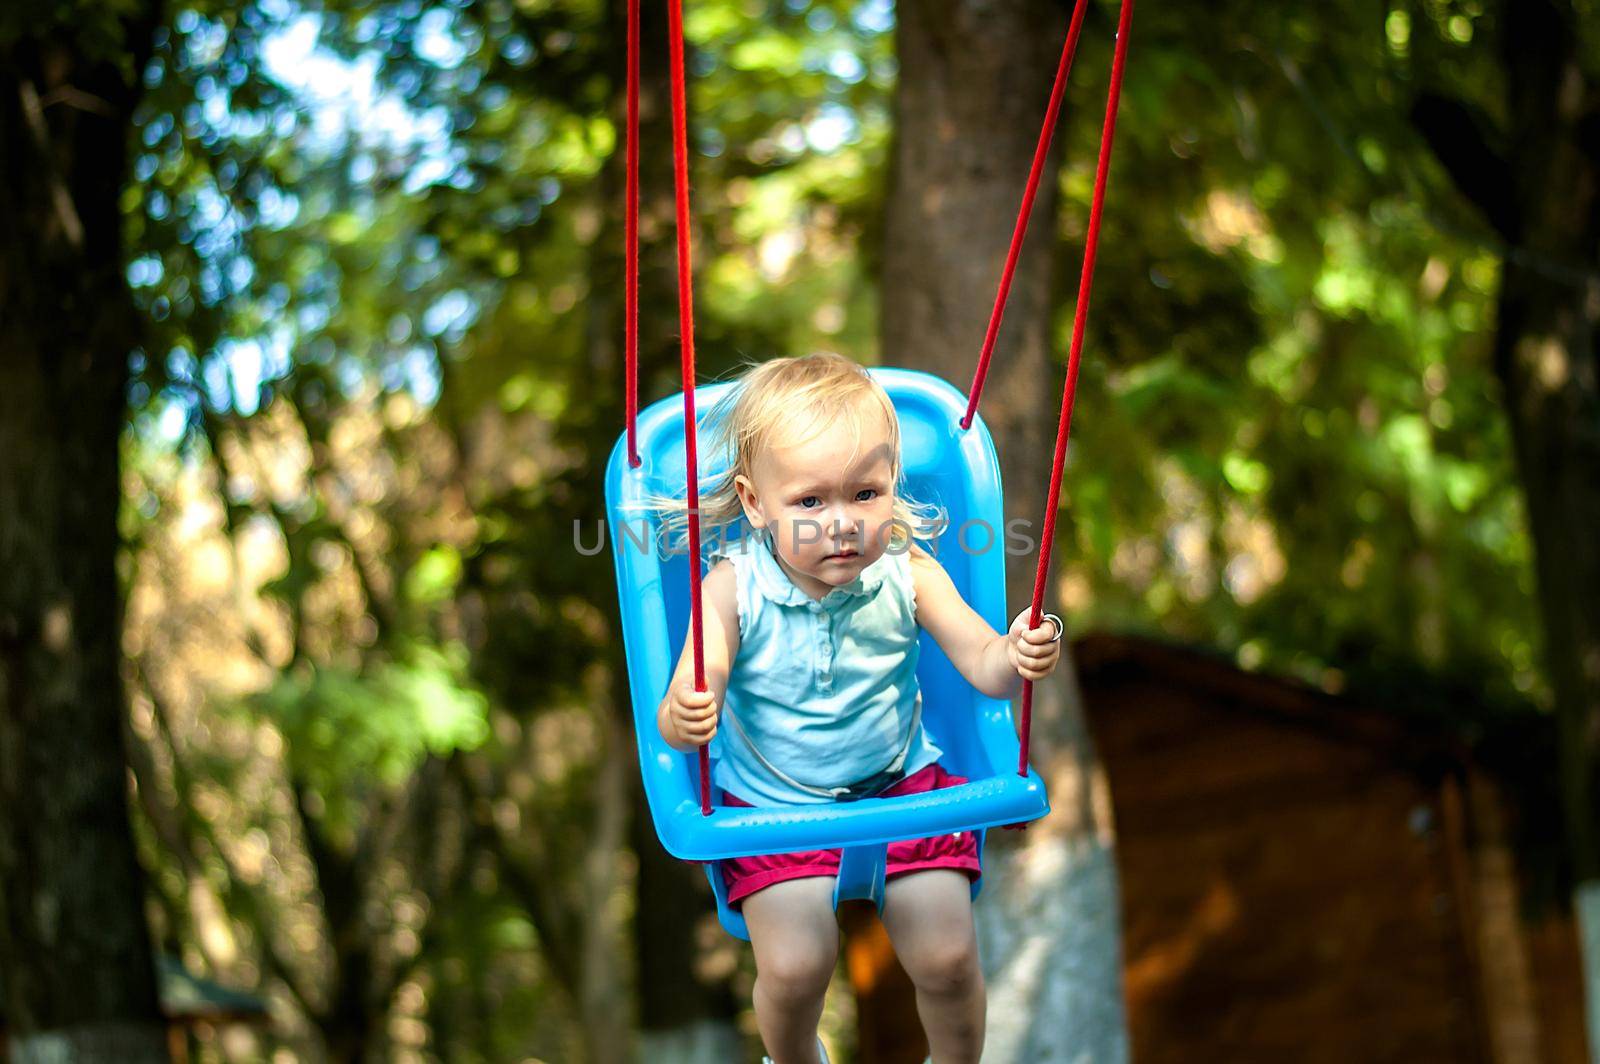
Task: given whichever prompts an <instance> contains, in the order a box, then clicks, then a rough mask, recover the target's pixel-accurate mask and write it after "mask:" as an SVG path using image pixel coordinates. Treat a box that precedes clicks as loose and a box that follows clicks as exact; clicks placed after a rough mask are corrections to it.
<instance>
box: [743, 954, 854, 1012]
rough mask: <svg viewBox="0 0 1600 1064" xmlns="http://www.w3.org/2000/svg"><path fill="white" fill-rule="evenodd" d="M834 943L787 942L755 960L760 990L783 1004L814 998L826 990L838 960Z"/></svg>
mask: <svg viewBox="0 0 1600 1064" xmlns="http://www.w3.org/2000/svg"><path fill="white" fill-rule="evenodd" d="M838 952H839V945H838V942H837V940H833V941H829V940H827V939H812V940H809V941H800V940H790V941H788V942H786V943H784V944H783V945H782V946H781V947H779V948H776V949H773V950H770V951H767V953H766V954H765V956H761V957H758V958H757V960H756V978H758V979H759V980H761V987H762V990H763V991H764V992H766V993H769V994H771V995H773V996H774V997H776V998H779V999H781V1000H785V1001H803V1000H807V999H810V998H815V997H818V996H820V995H822V994H823V993H825V992H826V991H827V989H828V982H829V980H831V979H832V978H833V969H834V964H835V963H836V962H837V960H838Z"/></svg>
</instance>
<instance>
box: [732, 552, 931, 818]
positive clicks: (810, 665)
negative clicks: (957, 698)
mask: <svg viewBox="0 0 1600 1064" xmlns="http://www.w3.org/2000/svg"><path fill="white" fill-rule="evenodd" d="M710 557H711V559H712V560H713V562H715V560H716V559H717V558H719V557H721V558H727V559H728V560H729V561H731V562H732V563H733V567H734V574H735V584H736V586H737V588H738V602H739V638H740V643H739V653H738V656H737V658H736V659H735V660H734V662H733V664H732V666H731V668H730V670H729V673H728V690H727V694H726V697H725V698H724V699H723V707H722V713H723V721H722V726H721V727H719V728H718V729H717V734H716V738H715V739H714V740H713V744H712V753H713V754H719V753H720V756H719V757H718V758H717V760H716V765H715V768H714V770H713V774H712V779H713V782H715V783H716V785H717V786H718V787H721V788H722V789H723V790H725V791H727V792H729V793H731V794H734V795H736V796H738V797H739V798H741V799H743V800H744V801H746V802H749V803H750V804H752V805H803V804H820V803H825V802H828V801H831V800H833V799H832V798H830V797H829V796H827V795H818V794H815V793H812V792H810V791H807V790H801V789H799V788H797V787H796V786H794V785H793V784H794V783H800V784H804V785H806V786H808V787H818V788H830V787H842V786H845V785H848V784H851V783H855V782H857V781H860V780H863V779H866V778H867V777H869V776H872V775H873V774H875V773H878V772H881V771H883V770H884V769H885V768H887V767H888V766H889V765H890V764H891V763H892V762H893V761H894V760H895V759H896V757H897V756H899V754H900V752H901V751H902V750H905V751H906V753H905V759H904V763H903V771H904V774H905V775H907V776H909V775H911V774H912V773H913V772H916V771H917V770H919V769H922V768H925V767H927V766H928V765H931V764H933V763H934V762H935V761H937V760H938V759H939V757H940V754H941V751H940V749H939V748H938V747H937V746H935V745H934V744H933V742H932V740H931V739H929V738H928V735H927V732H926V731H925V730H924V729H923V727H922V722H921V705H920V702H921V698H922V692H921V689H920V688H919V687H918V685H917V657H918V651H919V646H918V643H917V637H918V635H919V634H920V629H919V627H918V625H917V621H916V614H915V607H916V600H915V597H914V595H913V591H912V580H911V555H910V553H909V551H900V552H899V553H891V552H887V551H886V552H885V553H884V554H883V556H882V557H880V558H879V559H878V560H877V561H875V562H873V563H872V564H871V565H869V566H867V567H866V568H865V569H863V570H862V571H861V572H860V574H858V575H857V576H856V578H855V579H854V580H851V581H850V582H849V583H847V584H842V585H840V586H838V587H835V588H834V589H833V590H831V591H829V592H828V593H827V594H826V595H824V596H823V597H822V598H821V599H820V600H819V599H813V598H811V596H809V595H807V594H806V593H805V592H804V591H802V590H800V588H798V587H796V586H795V584H794V582H793V581H792V580H790V579H789V576H788V574H787V573H785V572H784V571H783V569H782V568H781V567H780V566H779V565H778V560H777V558H775V557H774V556H773V554H772V546H771V537H770V536H768V535H765V534H762V533H756V534H752V535H747V536H744V537H743V538H741V539H738V540H730V541H727V542H725V543H724V544H721V545H719V546H718V547H716V548H715V549H714V550H713V551H712V552H711V555H710ZM730 717H731V718H732V719H731V720H730V719H729V718H730ZM718 746H720V751H719V750H718V749H717V748H718ZM774 768H775V769H776V770H777V771H776V772H774V771H773V769H774ZM784 776H787V777H789V780H788V781H786V780H785V779H784V778H783V777H784Z"/></svg>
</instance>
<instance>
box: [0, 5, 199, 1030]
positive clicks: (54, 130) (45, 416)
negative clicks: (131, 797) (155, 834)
mask: <svg viewBox="0 0 1600 1064" xmlns="http://www.w3.org/2000/svg"><path fill="white" fill-rule="evenodd" d="M140 16H141V18H142V19H143V21H139V20H137V19H130V21H129V22H128V23H127V24H118V23H116V22H115V21H114V20H113V19H112V18H111V17H110V16H93V17H86V18H85V21H87V22H90V23H92V29H93V30H94V31H99V32H103V31H105V30H107V29H111V28H114V29H115V30H116V31H118V34H119V39H122V40H124V41H125V43H126V45H127V47H128V48H129V49H130V50H131V51H132V53H133V55H132V56H129V55H128V54H101V55H87V54H84V52H83V51H82V50H80V49H86V48H88V47H89V46H90V43H91V40H92V37H91V34H90V33H89V32H85V33H84V34H83V40H81V41H73V40H70V39H64V38H56V39H53V40H50V41H37V40H30V39H27V38H24V39H23V40H22V41H21V42H20V43H17V44H14V45H12V46H11V47H10V49H9V52H10V54H6V55H4V56H3V58H0V157H3V158H4V159H5V167H4V170H3V174H0V181H4V190H5V197H4V199H5V203H6V209H5V210H4V211H3V212H0V321H3V322H4V323H5V324H4V329H3V331H0V571H3V572H4V574H5V576H4V579H3V580H0V973H3V975H4V979H3V982H4V991H3V992H4V999H3V1004H4V1012H5V1018H6V1024H7V1027H8V1030H9V1045H10V1053H11V1056H12V1059H14V1060H17V1061H34V1060H51V1061H101V1060H104V1061H112V1060H115V1061H153V1060H165V1059H166V1058H167V1047H166V1037H165V1033H164V1028H163V1023H162V1019H161V1014H160V1009H159V1005H158V1001H157V990H156V980H155V968H154V964H153V963H152V955H151V943H150V937H149V931H148V929H147V928H146V926H145V917H144V902H145V896H144V882H143V874H142V872H141V870H140V867H139V864H138V861H137V857H136V854H135V851H134V844H133V837H132V834H131V832H130V828H129V820H128V816H129V810H128V793H127V788H128V783H127V779H128V777H127V768H126V760H125V757H124V747H123V733H122V728H121V721H122V716H123V714H124V712H125V710H124V699H123V686H122V675H121V672H120V670H119V665H120V661H121V630H122V629H121V622H122V602H121V591H120V589H119V586H118V581H117V572H116V558H117V547H118V530H117V514H118V509H119V505H120V499H121V484H120V461H119V452H118V446H119V442H120V436H121V431H122V426H123V410H124V395H125V389H126V386H127V375H128V354H129V351H130V349H131V348H132V347H133V346H134V344H135V342H136V340H137V328H136V325H135V321H136V319H135V317H134V313H133V309H132V304H131V301H130V297H129V294H128V291H127V287H126V284H125V282H124V279H123V260H124V256H123V249H122V240H121V232H122V218H121V212H120V208H119V205H118V198H119V195H120V193H121V191H122V185H123V182H124V179H125V177H126V174H127V157H126V152H127V136H128V129H129V127H130V124H131V114H132V110H133V104H134V101H135V99H136V98H137V93H138V91H139V90H138V86H139V81H138V78H137V72H138V71H140V70H142V68H143V57H144V56H145V55H147V54H148V44H147V42H148V40H149V37H150V33H151V31H152V29H153V24H154V20H155V12H154V10H153V9H152V10H149V11H144V12H140ZM99 47H102V48H103V47H104V45H100V46H99ZM130 58H131V59H132V68H131V69H132V71H133V72H134V76H133V81H132V82H131V83H130V82H129V81H127V80H125V79H124V76H123V70H122V65H123V64H124V63H127V62H128V61H129V59H130Z"/></svg>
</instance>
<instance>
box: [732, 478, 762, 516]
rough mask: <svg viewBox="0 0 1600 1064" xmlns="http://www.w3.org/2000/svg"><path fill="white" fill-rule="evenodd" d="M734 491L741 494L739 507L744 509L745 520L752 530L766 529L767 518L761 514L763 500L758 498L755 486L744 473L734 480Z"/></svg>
mask: <svg viewBox="0 0 1600 1064" xmlns="http://www.w3.org/2000/svg"><path fill="white" fill-rule="evenodd" d="M733 490H734V491H736V492H738V493H739V505H740V506H742V507H744V516H745V520H747V521H749V522H750V527H751V528H765V527H766V523H767V522H766V518H765V517H763V516H762V514H761V500H760V499H758V498H757V497H756V488H755V485H754V484H752V483H751V482H750V478H749V477H747V476H745V475H744V474H743V473H741V474H739V475H738V476H736V477H734V478H733Z"/></svg>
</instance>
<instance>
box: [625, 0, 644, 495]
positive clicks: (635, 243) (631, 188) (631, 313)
mask: <svg viewBox="0 0 1600 1064" xmlns="http://www.w3.org/2000/svg"><path fill="white" fill-rule="evenodd" d="M622 229H623V237H622V239H623V245H624V251H623V254H624V256H625V257H626V259H627V264H626V266H625V268H624V274H625V279H624V282H623V284H624V292H625V294H624V296H623V303H624V305H625V310H624V311H623V317H624V325H623V329H624V331H625V332H626V335H627V339H626V341H625V346H626V355H625V356H624V362H625V363H626V365H627V376H628V384H627V408H628V409H627V417H628V465H629V466H631V467H632V468H634V469H638V468H639V466H640V465H642V464H643V463H642V462H641V461H640V459H639V429H638V420H639V0H628V193H627V213H626V217H625V219H624V221H623V224H622Z"/></svg>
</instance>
